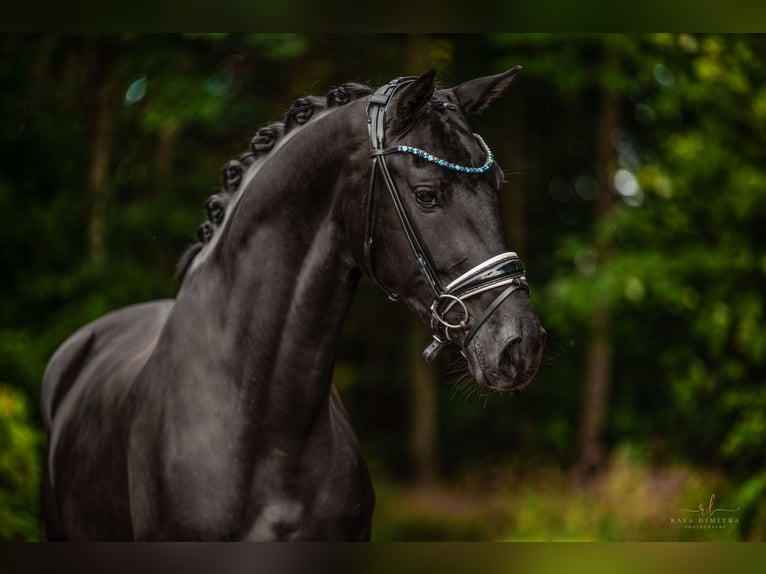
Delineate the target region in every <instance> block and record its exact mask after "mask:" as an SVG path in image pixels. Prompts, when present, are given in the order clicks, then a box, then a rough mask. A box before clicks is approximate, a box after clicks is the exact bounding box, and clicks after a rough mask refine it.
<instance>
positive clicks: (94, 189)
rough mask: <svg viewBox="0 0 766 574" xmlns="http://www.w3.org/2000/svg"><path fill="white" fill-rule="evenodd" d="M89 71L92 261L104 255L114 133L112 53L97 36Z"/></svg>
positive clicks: (89, 237) (90, 240) (90, 246)
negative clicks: (94, 89) (93, 90)
mask: <svg viewBox="0 0 766 574" xmlns="http://www.w3.org/2000/svg"><path fill="white" fill-rule="evenodd" d="M90 56H91V57H90V58H89V60H90V63H91V66H92V68H91V69H92V70H93V71H94V73H95V75H96V78H95V79H96V82H95V84H96V85H97V86H99V88H98V93H97V96H96V102H95V107H94V110H93V114H92V117H93V123H92V129H91V140H90V168H89V170H88V195H89V200H90V201H89V203H90V214H89V217H88V255H89V256H90V259H91V260H92V261H97V260H100V259H101V258H102V257H103V256H104V245H105V236H106V210H107V205H108V202H109V195H110V189H111V182H110V179H109V168H110V166H111V163H112V140H113V132H114V115H115V100H116V98H115V93H116V87H117V86H116V84H117V82H116V79H115V77H114V75H113V74H111V73H110V72H111V70H110V68H111V66H110V63H111V61H112V57H111V55H110V54H109V53H108V52H107V51H106V50H104V49H103V47H102V46H101V43H100V39H96V40H95V41H94V44H93V46H92V52H91V54H90Z"/></svg>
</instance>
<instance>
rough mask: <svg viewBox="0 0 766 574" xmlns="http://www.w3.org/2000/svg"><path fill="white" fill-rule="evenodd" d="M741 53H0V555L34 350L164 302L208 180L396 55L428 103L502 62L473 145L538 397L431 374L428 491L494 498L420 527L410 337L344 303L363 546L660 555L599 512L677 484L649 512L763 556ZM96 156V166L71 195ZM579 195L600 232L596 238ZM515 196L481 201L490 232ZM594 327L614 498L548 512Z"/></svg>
mask: <svg viewBox="0 0 766 574" xmlns="http://www.w3.org/2000/svg"><path fill="white" fill-rule="evenodd" d="M415 49H417V50H421V51H423V52H418V53H417V54H414V53H413V50H415ZM763 54H766V38H764V37H762V36H744V35H691V34H656V35H545V34H521V35H507V34H499V35H497V34H493V35H467V34H466V35H428V36H420V37H417V38H413V37H411V36H405V35H376V36H362V35H305V34H267V35H264V34H261V35H237V34H186V35H150V36H145V35H135V34H122V35H109V36H100V35H90V36H73V35H62V36H53V35H46V36H14V35H7V36H3V37H2V38H0V109H2V110H3V114H2V116H0V212H2V213H3V215H4V217H3V222H2V224H0V244H1V245H2V250H1V251H0V273H1V274H2V278H3V281H2V283H0V285H1V286H0V378H2V380H4V381H7V385H8V386H6V387H4V389H5V390H4V391H3V393H5V394H3V395H2V396H0V398H2V400H3V401H5V402H6V403H7V404H8V405H11V406H10V407H8V408H5V409H0V441H8V442H3V443H2V444H3V447H4V448H3V449H2V450H1V451H0V453H1V454H0V461H1V462H0V475H1V476H2V477H3V478H2V481H0V500H1V501H2V504H1V505H0V512H1V513H2V514H0V538H5V539H9V538H34V537H35V536H36V532H37V531H36V530H35V528H36V526H35V525H34V524H35V523H34V520H33V518H32V517H33V516H34V515H35V512H36V509H37V499H36V495H34V496H33V493H32V489H36V488H37V486H36V485H37V480H38V476H37V474H38V473H39V469H40V468H41V458H40V456H39V443H38V442H37V439H36V438H35V437H37V435H38V434H39V430H38V429H39V428H40V427H41V422H40V419H39V415H38V414H37V409H30V410H29V414H28V415H26V414H24V409H25V408H27V407H24V406H23V405H35V404H37V403H38V401H39V384H40V380H41V378H42V373H43V370H44V368H45V364H46V361H47V359H48V357H50V355H51V354H52V352H53V351H54V350H55V348H56V346H57V345H58V344H60V343H61V342H62V341H63V340H64V339H65V338H66V337H67V336H68V335H69V334H70V333H71V332H73V331H74V330H75V329H76V328H78V327H79V326H81V325H82V324H83V323H85V322H87V321H88V320H91V319H93V318H95V317H97V316H99V315H101V314H103V313H104V312H106V311H108V310H110V309H113V308H116V307H119V306H121V305H125V304H128V303H133V302H137V301H140V300H146V299H155V298H160V297H168V296H170V297H172V296H173V294H174V292H175V290H176V288H177V285H176V283H175V281H174V279H173V276H172V271H173V266H174V263H175V260H176V258H177V257H178V255H179V254H180V253H181V251H182V250H183V248H184V247H185V246H186V245H187V244H188V243H190V242H192V241H193V240H194V229H195V228H196V226H197V225H198V224H199V223H200V222H201V221H202V219H203V216H204V213H203V202H204V199H205V198H206V197H207V196H208V195H210V194H211V193H214V192H215V191H216V190H217V189H218V185H219V183H218V182H219V176H218V171H219V169H220V167H221V166H222V165H223V164H224V163H225V162H226V161H227V160H228V159H231V158H233V157H236V156H238V155H239V154H240V153H242V152H244V151H246V150H247V147H248V145H249V140H250V138H251V136H252V134H253V133H254V132H255V131H256V130H257V129H258V128H259V127H261V126H263V125H265V124H266V123H269V122H271V121H275V120H278V119H280V118H281V117H282V116H283V114H284V112H285V110H286V109H287V108H288V107H289V105H290V102H291V101H292V100H294V99H295V98H297V97H300V96H303V95H306V94H309V93H311V94H317V95H323V94H325V93H326V92H327V91H328V90H329V89H331V88H332V87H334V86H337V85H339V84H341V83H343V82H346V81H361V82H366V83H369V84H372V85H379V84H381V83H383V82H385V81H387V80H389V79H391V78H392V77H395V76H398V75H403V74H409V73H418V72H422V71H423V70H420V69H413V67H412V66H413V64H412V62H413V61H414V60H418V61H421V62H424V63H425V65H427V66H430V67H434V68H437V69H438V70H439V76H438V78H439V81H440V82H442V83H443V84H445V85H449V84H454V83H458V82H460V81H463V80H465V79H468V78H473V77H478V76H481V75H488V74H492V73H497V72H499V71H502V70H504V69H507V68H509V67H511V66H513V65H515V64H522V65H523V66H524V71H523V73H522V74H521V75H520V76H519V77H518V79H517V80H515V81H514V84H513V86H512V87H511V89H510V90H509V92H508V94H507V95H506V97H505V99H504V100H502V101H500V102H498V103H496V104H495V105H494V106H493V107H492V108H490V110H488V111H487V112H486V113H485V114H484V115H483V116H481V117H478V118H475V119H471V122H472V124H473V125H474V126H475V127H476V131H477V132H480V133H482V135H483V137H484V138H485V139H486V141H487V142H488V143H489V144H490V146H491V147H492V148H493V149H494V151H495V153H496V156H497V158H498V161H499V163H500V164H501V165H502V166H511V165H514V166H516V167H514V169H513V170H512V171H511V170H508V169H506V171H507V172H508V173H507V179H508V181H509V185H511V186H515V188H516V189H518V188H521V189H523V196H524V203H523V206H524V207H523V212H522V214H521V218H522V221H523V223H524V229H525V231H524V239H525V241H524V249H523V251H524V252H523V253H522V254H523V256H524V259H525V262H526V263H527V267H528V268H529V276H530V281H531V284H532V287H533V300H534V303H535V306H536V309H537V310H538V313H539V315H540V316H541V319H542V321H543V323H544V324H545V326H546V328H547V329H548V331H549V343H548V350H547V353H546V359H545V365H544V368H543V370H542V371H541V372H540V373H539V374H538V376H537V379H536V380H535V382H534V383H533V384H532V385H531V386H530V387H529V388H528V389H526V390H525V391H524V392H523V393H520V394H514V395H510V396H507V395H506V396H492V395H490V396H484V395H482V394H481V393H477V392H476V389H475V388H474V387H471V386H470V385H465V384H464V383H461V382H456V379H459V375H455V374H450V369H451V365H450V360H449V358H445V359H444V360H443V362H442V364H441V373H440V381H441V382H440V387H439V391H438V413H439V420H438V429H439V435H438V451H439V453H438V459H439V460H441V468H440V472H441V476H442V477H443V479H444V480H445V481H447V482H446V484H453V483H454V481H455V480H457V478H458V477H467V478H465V479H464V480H465V481H466V482H467V483H470V482H471V481H473V482H474V483H475V484H474V487H475V486H476V485H477V484H479V485H480V484H481V480H482V478H481V477H482V476H484V475H485V474H486V469H498V470H497V476H498V477H500V478H496V479H493V480H500V481H501V482H502V485H501V486H499V487H498V489H497V491H498V492H501V493H505V494H499V495H497V497H496V498H497V500H495V499H490V500H489V502H487V501H484V502H482V503H480V504H478V505H473V506H472V505H470V504H466V505H465V506H464V512H463V513H461V512H458V511H456V512H453V513H447V514H446V515H445V513H444V512H443V507H449V506H450V505H451V504H452V501H451V499H450V498H449V497H447V496H443V497H442V498H439V497H436V499H435V500H436V502H434V504H433V505H431V506H428V500H429V498H428V496H427V495H424V498H423V500H424V501H425V502H423V504H424V506H423V507H418V505H417V504H414V503H413V502H412V500H411V497H410V493H409V490H408V489H406V488H405V487H404V486H402V481H403V480H406V479H407V478H408V477H409V476H410V474H411V460H410V454H409V450H408V448H409V447H408V433H409V425H410V418H411V416H410V414H411V413H410V412H409V401H410V388H409V381H410V367H409V361H410V360H411V357H412V355H413V353H412V352H411V350H410V349H409V345H410V343H409V341H410V337H407V336H402V333H409V332H411V321H412V319H411V317H410V316H409V314H408V313H407V312H406V310H404V309H402V308H401V307H398V306H394V305H392V304H391V303H389V302H387V301H386V300H385V297H383V296H382V295H381V293H380V292H379V291H378V290H377V289H376V288H375V287H374V286H373V285H371V284H370V283H369V282H367V281H363V283H362V285H361V287H360V290H359V293H358V295H357V298H356V301H355V304H354V307H353V308H352V311H351V314H350V316H349V318H348V321H347V325H346V328H345V332H344V340H343V344H342V346H341V348H340V350H339V354H338V366H337V369H336V382H337V385H338V387H339V389H340V390H341V392H342V394H343V397H344V401H345V403H346V404H347V406H348V408H349V411H350V413H351V416H352V419H353V420H354V421H355V426H356V430H357V432H358V434H359V436H360V439H361V441H362V443H363V445H364V449H365V453H366V454H367V456H368V458H369V459H370V461H371V462H372V465H373V470H374V471H375V472H374V475H375V476H376V477H378V478H376V483H377V484H378V486H379V491H380V503H379V505H378V511H377V515H376V521H378V523H377V526H379V534H378V535H377V536H378V537H379V538H380V539H404V538H427V539H434V538H437V539H486V538H499V539H521V538H524V539H529V538H533V539H549V538H566V539H570V538H587V539H623V538H636V539H653V538H655V537H657V538H662V539H679V538H683V535H678V536H675V538H674V533H672V532H670V533H667V532H665V531H664V530H661V529H660V527H659V526H657V524H656V522H653V521H656V520H657V517H658V516H659V517H660V518H661V519H663V520H664V519H665V517H666V508H665V506H662V507H661V508H660V507H659V506H653V507H651V508H653V510H652V511H651V512H650V515H646V514H630V515H627V516H628V518H627V519H621V518H620V517H621V516H623V514H622V512H623V511H622V508H623V505H624V506H627V507H631V506H632V505H633V503H632V502H631V501H632V500H634V499H635V500H648V499H649V498H651V497H650V494H648V493H646V492H643V491H642V492H636V491H634V490H632V489H633V488H634V487H635V488H639V487H640V485H647V484H649V485H651V484H655V483H654V482H652V476H653V473H655V472H656V473H659V474H660V475H663V476H664V475H665V474H667V473H670V474H672V473H674V472H675V473H680V475H683V476H684V477H686V480H685V481H682V482H683V484H684V485H685V486H684V487H683V488H682V489H680V490H674V491H673V493H674V494H673V496H675V498H673V497H669V498H661V497H660V499H661V500H662V501H663V503H662V504H667V505H669V506H672V508H676V506H677V505H678V504H682V503H683V504H696V503H697V501H698V499H700V498H701V499H706V498H707V497H708V496H709V494H712V493H713V491H714V489H716V488H718V489H722V490H718V491H716V492H717V494H718V497H719V500H721V501H725V502H727V503H729V504H730V505H732V506H738V507H741V509H742V510H741V514H740V519H741V520H740V523H739V526H738V528H737V529H736V530H728V531H727V532H726V534H725V536H722V537H719V538H716V539H728V538H730V537H735V538H742V539H762V538H764V536H766V385H764V382H766V381H764V378H765V377H764V374H766V369H764V361H766V333H764V330H763V329H762V324H763V320H764V313H765V312H766V310H765V309H764V301H763V293H766V225H765V224H766V221H765V220H764V219H765V218H766V185H765V184H766V163H765V162H764V158H763V152H762V150H763V149H764V148H765V147H766V146H764V144H765V143H766V142H765V141H764V139H765V138H766V88H765V87H764V86H766V67H765V64H766V60H764V57H763ZM604 93H610V94H613V95H614V96H615V97H616V98H617V99H618V101H619V117H618V123H617V128H616V129H615V130H614V131H613V132H612V133H609V134H608V138H609V141H608V144H609V146H610V149H611V150H612V153H613V155H614V158H615V165H614V166H611V167H610V170H611V171H610V174H609V185H608V188H604V186H603V185H600V184H599V183H598V182H599V176H598V173H599V170H600V169H602V168H603V166H599V165H597V163H596V148H597V146H598V144H599V143H600V142H599V135H598V130H597V126H598V122H599V117H600V115H599V114H600V112H601V106H602V104H601V102H602V95H603V94H604ZM105 127H106V128H108V129H107V130H106V135H104V128H105ZM99 130H101V131H99ZM99 133H101V134H102V139H98V135H97V134H99ZM104 142H106V144H107V145H106V146H105V145H102V144H103V143H104ZM520 150H521V151H520ZM514 154H517V155H514ZM518 154H520V155H518ZM98 156H101V157H102V158H103V159H104V160H105V162H106V169H105V172H104V173H105V176H104V177H103V179H102V180H101V183H100V184H99V185H98V186H96V187H97V189H98V194H95V193H94V185H93V183H92V182H93V178H94V177H97V175H94V173H96V174H97V170H95V171H94V158H95V157H98ZM515 193H518V192H515ZM603 194H609V195H610V196H611V197H612V198H613V199H614V209H613V210H612V212H611V213H610V214H609V216H608V217H607V218H601V219H599V218H597V217H596V216H595V210H594V205H595V203H596V202H597V201H598V198H599V197H600V196H603ZM513 201H514V200H513V198H512V197H510V195H509V194H507V193H506V194H505V195H504V196H503V197H501V204H502V208H503V211H504V214H505V216H506V219H507V221H506V223H507V225H508V228H509V231H511V232H513V231H514V229H513V226H514V225H516V224H518V221H519V220H518V214H516V215H515V216H513V215H511V211H512V206H513V205H516V204H514V203H513ZM514 217H516V218H514ZM94 222H96V223H98V224H99V225H102V227H103V231H102V232H99V227H98V225H94ZM99 233H101V235H99ZM99 238H100V239H99ZM604 245H607V246H608V249H607V252H606V255H605V254H604V252H603V249H602V246H604ZM510 247H511V248H514V246H513V245H510ZM604 306H606V307H607V308H608V309H609V313H610V341H611V344H612V348H613V354H612V361H613V375H612V385H611V389H610V394H609V399H608V406H607V410H606V418H605V421H604V431H603V439H604V443H605V446H606V448H607V449H608V451H609V453H611V457H610V460H612V462H613V466H612V467H611V469H610V470H609V471H608V474H607V479H605V480H607V482H609V481H611V480H616V481H618V484H619V485H620V486H619V487H614V488H612V490H609V488H610V487H608V486H603V485H602V486H603V488H606V489H607V490H608V492H610V493H611V494H609V495H608V496H607V495H606V494H603V492H602V491H599V492H600V494H599V493H596V494H593V493H591V494H587V493H586V494H582V499H581V500H580V501H579V502H578V503H576V504H575V503H572V504H574V506H573V505H572V504H567V503H566V502H565V501H572V500H575V499H576V497H573V496H570V495H569V494H568V492H567V489H572V488H575V487H574V486H572V484H571V483H570V482H569V481H568V479H567V478H566V477H567V472H568V469H569V468H570V467H571V466H572V465H573V464H574V462H575V460H576V457H577V447H578V445H577V436H578V427H579V424H580V419H581V405H582V395H583V378H584V375H583V373H584V362H585V357H586V355H587V352H588V348H589V344H590V331H589V325H590V319H591V317H592V315H593V313H594V311H595V310H596V309H597V308H599V307H604ZM370 325H375V326H376V328H375V329H371V328H370ZM3 397H5V398H3ZM8 397H10V398H8ZM2 404H5V403H2ZM14 405H15V406H14ZM6 428H7V429H16V430H13V431H11V430H8V431H7V432H6V431H5V430H4V429H6ZM2 433H5V434H2ZM6 436H7V437H15V438H4V437H6ZM6 445H8V446H7V448H6ZM626 453H629V454H626ZM626 457H627V458H626ZM626 461H627V462H626ZM6 468H7V469H8V470H6ZM615 469H616V470H615ZM619 469H623V471H620V470H619ZM625 469H627V470H625ZM620 472H623V474H620ZM21 473H27V474H21ZM615 473H616V474H615ZM663 473H665V474H663ZM6 476H7V477H9V478H7V479H6ZM21 476H25V477H26V478H25V479H24V480H20V478H19V477H21ZM615 476H616V477H617V478H615ZM673 476H676V475H673ZM503 477H505V478H503ZM540 477H544V478H540ZM461 480H463V479H461ZM619 481H622V482H619ZM466 488H468V490H471V488H472V487H471V486H470V485H469V486H467V487H466ZM27 489H29V490H27ZM479 490H481V489H480V488H479ZM505 496H509V497H510V496H513V502H512V503H511V502H509V501H508V500H504V499H503V497H505ZM408 497H410V498H408ZM604 497H606V498H604ZM490 498H491V497H490ZM493 500H494V502H493ZM6 501H7V502H6ZM700 502H701V500H700ZM511 504H512V506H513V508H514V510H513V512H510V511H509V510H508V509H509V508H510V505H511ZM722 504H723V502H722ZM562 508H563V509H565V510H561V511H560V509H562ZM592 509H595V510H593V512H591V511H590V510H592ZM671 510H672V509H668V510H667V511H668V512H670V511H671ZM410 511H412V512H410ZM567 512H569V513H570V514H566V513H567ZM562 513H563V514H562ZM445 516H446V517H445ZM620 520H627V524H625V523H621V522H620ZM594 521H595V522H594ZM663 533H664V534H663ZM666 534H667V536H666Z"/></svg>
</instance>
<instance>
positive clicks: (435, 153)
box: [358, 67, 545, 390]
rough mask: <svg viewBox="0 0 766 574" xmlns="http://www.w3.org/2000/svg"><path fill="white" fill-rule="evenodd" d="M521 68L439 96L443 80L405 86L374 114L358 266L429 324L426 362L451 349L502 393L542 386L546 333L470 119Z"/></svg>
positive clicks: (386, 91)
mask: <svg viewBox="0 0 766 574" xmlns="http://www.w3.org/2000/svg"><path fill="white" fill-rule="evenodd" d="M519 69H520V68H518V67H516V68H514V69H512V70H509V71H507V72H505V73H502V74H498V75H495V76H490V77H485V78H479V79H475V80H471V81H468V82H466V83H463V84H461V85H459V86H456V87H454V88H451V89H440V90H437V89H435V85H434V74H433V72H429V73H427V74H424V75H423V76H420V77H418V78H405V79H397V80H395V81H393V82H391V83H389V84H388V85H387V86H384V87H383V88H381V89H379V90H378V91H377V92H376V93H375V94H373V95H372V96H370V100H369V104H368V108H367V114H368V124H369V129H370V134H369V135H370V140H371V149H372V151H371V159H367V160H366V161H368V162H371V164H372V173H371V176H370V187H369V192H368V195H367V199H366V201H367V205H366V206H365V207H364V208H363V209H365V210H366V212H367V218H366V224H365V230H364V234H365V241H364V253H361V254H359V255H358V258H359V259H360V261H361V263H360V266H361V267H362V268H363V269H365V270H366V271H367V273H368V274H369V275H370V276H371V277H372V278H373V279H374V280H375V281H376V282H377V283H378V284H379V285H380V286H381V287H382V288H383V289H384V290H385V291H387V292H388V294H389V296H390V297H391V298H393V299H401V300H402V301H403V302H404V303H405V304H406V305H407V306H408V307H409V308H410V309H411V310H412V311H413V312H415V313H416V314H417V315H419V316H420V317H421V318H422V319H423V320H424V321H425V322H426V323H427V324H428V325H430V326H431V328H432V330H433V334H434V342H433V343H432V345H431V346H430V347H429V348H428V349H427V350H426V352H425V353H424V357H425V358H426V359H427V360H430V359H432V358H433V357H434V356H435V355H436V353H438V350H439V349H440V347H441V346H442V345H443V344H447V343H452V344H454V345H456V346H457V347H458V348H459V349H460V351H461V353H462V355H463V356H464V357H465V359H466V361H467V366H468V370H469V371H470V373H471V374H472V375H473V377H474V378H475V379H476V381H477V382H478V383H479V384H480V385H482V386H484V387H487V388H490V389H493V390H510V389H516V388H520V387H523V386H524V385H526V384H527V383H529V382H530V381H531V380H532V378H533V376H534V374H535V372H536V371H537V368H538V366H539V364H540V360H541V357H542V352H543V348H544V342H545V330H544V329H543V327H542V325H541V324H540V321H539V320H538V318H537V316H536V314H535V312H534V310H533V308H532V304H531V302H530V298H529V287H528V286H527V283H526V276H525V271H524V266H523V263H521V260H520V259H519V258H518V257H517V256H516V254H515V253H513V252H509V251H507V249H506V248H505V242H504V238H503V232H502V228H501V220H500V212H499V208H498V194H499V193H500V190H501V186H502V184H503V179H504V177H503V172H502V170H501V169H500V168H499V167H498V165H497V164H496V163H495V162H494V158H493V156H492V152H491V151H490V149H489V147H488V146H487V145H486V144H485V143H484V141H483V140H482V139H481V138H480V137H479V136H477V135H476V134H474V133H473V132H472V130H471V129H470V127H469V125H468V122H467V121H466V118H465V116H467V115H471V114H476V113H479V112H481V111H482V110H484V109H485V108H486V107H487V106H488V105H489V104H490V102H491V101H492V100H494V99H495V98H497V97H498V96H499V95H501V94H502V93H503V91H504V90H505V89H506V88H507V87H508V85H509V84H510V83H511V81H512V80H513V78H514V76H515V74H516V73H517V71H518V70H519Z"/></svg>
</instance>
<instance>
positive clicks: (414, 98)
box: [392, 70, 436, 131]
mask: <svg viewBox="0 0 766 574" xmlns="http://www.w3.org/2000/svg"><path fill="white" fill-rule="evenodd" d="M435 75H436V71H435V70H430V71H428V72H426V73H425V74H423V75H422V76H420V77H419V78H418V79H417V80H415V81H414V82H412V83H410V84H407V86H405V87H404V88H403V89H402V91H401V93H400V95H399V97H398V98H397V99H396V103H395V110H396V112H395V115H394V117H393V121H392V125H393V128H394V130H395V131H400V130H402V129H405V128H406V127H407V126H409V125H410V124H411V123H412V122H413V121H414V120H415V119H416V118H417V117H418V116H419V115H420V112H421V111H422V109H423V108H424V107H425V106H426V105H427V104H428V102H429V101H431V96H432V95H433V93H434V89H435V87H434V76H435Z"/></svg>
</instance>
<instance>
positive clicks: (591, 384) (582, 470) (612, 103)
mask: <svg viewBox="0 0 766 574" xmlns="http://www.w3.org/2000/svg"><path fill="white" fill-rule="evenodd" d="M619 124H620V98H619V96H618V94H616V93H615V92H613V91H611V90H609V89H606V88H604V89H603V91H602V95H601V109H600V114H599V125H598V132H597V141H596V177H597V183H598V190H599V192H598V196H597V198H596V203H595V218H596V226H598V227H601V226H604V225H605V224H606V222H607V221H608V220H609V219H611V217H612V215H613V213H614V204H615V202H614V194H613V193H612V190H611V186H610V181H609V179H610V175H611V174H612V172H613V171H614V169H615V166H616V163H617V157H616V153H615V146H614V144H613V142H614V137H615V135H616V134H617V131H618V129H619ZM596 250H597V253H598V261H599V264H601V265H603V264H604V263H605V262H606V261H607V260H608V259H609V245H608V244H607V243H606V241H603V240H602V241H599V242H598V243H597V245H596ZM609 318H610V314H609V308H608V306H607V305H606V304H603V305H600V306H598V307H597V308H596V309H594V311H593V316H592V318H591V324H590V349H589V350H588V356H587V359H586V364H585V394H584V398H583V406H582V418H581V422H580V437H579V439H580V444H579V450H580V452H579V458H578V461H577V463H576V465H575V479H576V480H577V481H579V482H580V483H587V482H590V481H591V480H593V479H594V478H595V477H596V476H597V475H598V474H599V472H600V471H601V470H602V469H603V466H604V462H605V459H606V454H605V449H604V446H603V443H602V437H601V430H602V427H603V423H604V418H605V414H606V407H607V399H608V396H609V387H610V386H611V380H612V345H611V341H610V337H609Z"/></svg>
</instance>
